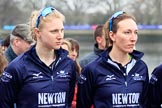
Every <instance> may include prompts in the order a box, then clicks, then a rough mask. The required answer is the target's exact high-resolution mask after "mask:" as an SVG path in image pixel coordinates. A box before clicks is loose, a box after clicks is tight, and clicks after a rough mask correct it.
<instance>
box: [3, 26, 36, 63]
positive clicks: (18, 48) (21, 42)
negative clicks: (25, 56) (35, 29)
mask: <svg viewBox="0 0 162 108" xmlns="http://www.w3.org/2000/svg"><path fill="white" fill-rule="evenodd" d="M29 33H30V29H29V25H27V24H18V25H16V26H15V28H14V29H13V30H12V33H11V34H10V45H9V46H8V48H7V49H6V51H5V56H6V58H7V60H8V62H11V61H12V60H13V59H15V58H16V57H17V56H18V55H20V54H22V53H24V52H25V51H27V50H28V49H29V48H30V46H31V44H32V43H33V39H32V38H31V36H30V35H29Z"/></svg>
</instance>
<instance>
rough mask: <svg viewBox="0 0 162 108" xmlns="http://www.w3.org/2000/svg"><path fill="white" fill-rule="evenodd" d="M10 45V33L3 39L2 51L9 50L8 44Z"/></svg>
mask: <svg viewBox="0 0 162 108" xmlns="http://www.w3.org/2000/svg"><path fill="white" fill-rule="evenodd" d="M9 45H10V35H8V36H7V37H6V38H5V39H4V40H3V41H2V51H3V53H4V52H5V51H6V50H7V48H8V46H9Z"/></svg>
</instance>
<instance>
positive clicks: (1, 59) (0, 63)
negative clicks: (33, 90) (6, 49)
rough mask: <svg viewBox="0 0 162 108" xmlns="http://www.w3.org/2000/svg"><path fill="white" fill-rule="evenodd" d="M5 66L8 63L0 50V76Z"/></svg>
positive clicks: (0, 49)
mask: <svg viewBox="0 0 162 108" xmlns="http://www.w3.org/2000/svg"><path fill="white" fill-rule="evenodd" d="M7 65H8V61H7V59H6V58H5V56H4V53H3V49H2V48H0V76H1V75H2V73H3V71H4V69H5V68H6V66H7Z"/></svg>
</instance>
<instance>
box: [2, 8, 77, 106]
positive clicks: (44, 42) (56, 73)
mask: <svg viewBox="0 0 162 108" xmlns="http://www.w3.org/2000/svg"><path fill="white" fill-rule="evenodd" d="M64 20H65V17H64V15H63V14H62V13H60V12H59V11H58V10H57V9H55V8H53V7H45V8H43V9H41V10H39V11H33V12H32V14H31V17H30V30H31V34H30V36H32V38H33V39H34V40H35V42H36V43H35V44H34V45H32V46H31V48H30V49H29V50H28V51H26V52H25V53H23V54H21V55H20V56H18V57H17V58H15V59H14V60H13V61H12V62H11V63H10V64H9V65H8V66H7V68H5V71H4V74H3V75H2V77H1V79H0V91H1V92H0V108H13V103H14V102H15V103H16V108H40V107H41V108H70V107H71V103H72V100H73V96H74V89H75V85H76V67H75V63H74V61H73V60H72V59H70V58H69V57H67V55H68V53H67V51H65V50H64V49H62V48H60V47H61V43H62V40H63V38H64V25H63V23H64Z"/></svg>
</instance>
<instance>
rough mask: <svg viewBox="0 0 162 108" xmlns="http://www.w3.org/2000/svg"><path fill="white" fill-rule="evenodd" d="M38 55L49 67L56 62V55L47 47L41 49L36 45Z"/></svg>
mask: <svg viewBox="0 0 162 108" xmlns="http://www.w3.org/2000/svg"><path fill="white" fill-rule="evenodd" d="M36 53H37V55H38V57H39V58H40V60H41V61H42V62H44V63H45V64H46V65H47V66H49V65H50V64H51V63H52V62H53V61H54V60H55V53H54V50H53V49H52V50H51V49H47V48H45V47H40V46H38V45H36Z"/></svg>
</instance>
